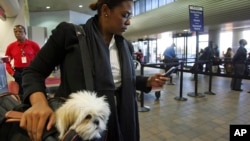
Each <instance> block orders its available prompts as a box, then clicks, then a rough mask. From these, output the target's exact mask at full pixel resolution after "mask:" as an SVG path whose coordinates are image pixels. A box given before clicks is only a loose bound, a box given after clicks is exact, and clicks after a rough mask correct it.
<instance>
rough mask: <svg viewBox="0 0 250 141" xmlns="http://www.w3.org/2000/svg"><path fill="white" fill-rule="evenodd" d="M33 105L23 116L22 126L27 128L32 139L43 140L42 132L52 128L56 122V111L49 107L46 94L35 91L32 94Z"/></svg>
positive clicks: (35, 140) (34, 140)
mask: <svg viewBox="0 0 250 141" xmlns="http://www.w3.org/2000/svg"><path fill="white" fill-rule="evenodd" d="M30 101H31V104H32V106H31V107H30V108H29V109H28V110H26V111H25V112H24V114H23V116H22V118H21V121H20V127H22V128H24V129H26V130H27V133H28V135H29V137H30V138H31V140H32V141H42V134H43V131H44V129H45V126H46V125H47V126H46V130H50V129H51V127H52V126H53V124H54V122H55V114H54V111H53V110H52V109H51V108H50V107H49V105H48V102H47V99H46V97H45V96H44V94H42V93H38V94H37V93H35V94H32V95H31V96H30Z"/></svg>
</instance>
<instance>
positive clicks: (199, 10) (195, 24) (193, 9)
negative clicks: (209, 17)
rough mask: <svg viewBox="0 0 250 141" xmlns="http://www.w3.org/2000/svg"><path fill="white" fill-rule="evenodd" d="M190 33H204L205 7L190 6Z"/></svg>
mask: <svg viewBox="0 0 250 141" xmlns="http://www.w3.org/2000/svg"><path fill="white" fill-rule="evenodd" d="M189 21H190V31H199V32H203V31H204V22H203V7H201V6H193V5H189Z"/></svg>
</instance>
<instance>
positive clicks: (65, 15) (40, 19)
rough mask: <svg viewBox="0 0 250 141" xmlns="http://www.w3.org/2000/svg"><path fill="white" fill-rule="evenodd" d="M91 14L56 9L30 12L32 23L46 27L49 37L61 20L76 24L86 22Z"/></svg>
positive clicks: (32, 24)
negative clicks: (53, 10) (54, 10)
mask: <svg viewBox="0 0 250 141" xmlns="http://www.w3.org/2000/svg"><path fill="white" fill-rule="evenodd" d="M90 17H91V16H90V15H87V14H82V13H78V12H74V11H56V12H32V13H30V25H31V26H37V27H46V28H47V34H48V37H49V36H50V35H51V30H53V29H54V28H55V27H56V26H57V25H58V24H59V23H60V22H63V21H65V22H71V23H75V24H80V23H85V22H86V21H87V19H89V18H90Z"/></svg>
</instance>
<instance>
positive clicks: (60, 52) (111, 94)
mask: <svg viewBox="0 0 250 141" xmlns="http://www.w3.org/2000/svg"><path fill="white" fill-rule="evenodd" d="M89 7H90V8H91V9H92V10H97V14H96V15H95V16H94V17H91V18H90V19H89V20H87V22H86V23H85V24H84V25H83V26H82V27H83V28H84V31H85V34H86V37H87V47H89V50H90V53H91V60H92V61H91V62H92V63H93V68H92V70H93V72H94V73H93V76H92V77H93V81H94V84H93V86H94V91H95V92H96V93H97V95H98V96H106V100H107V102H108V103H109V106H110V110H111V115H110V117H109V120H108V124H107V133H106V134H103V135H102V136H101V138H100V139H98V141H104V140H106V141H139V140H140V132H139V131H140V130H139V119H138V109H137V108H138V105H137V99H136V90H141V91H144V92H149V91H150V90H151V88H152V87H162V86H163V85H164V84H165V82H166V81H167V80H169V78H166V77H164V75H163V74H160V73H157V74H153V75H152V76H150V77H146V76H135V70H134V62H133V59H132V58H133V57H132V56H133V52H132V51H130V48H131V44H130V43H129V42H128V41H127V40H126V39H125V38H124V37H123V36H122V33H124V32H125V31H126V29H127V27H128V26H129V25H130V18H131V15H132V13H131V12H132V7H133V0H98V1H97V2H96V3H92V4H90V6H89ZM84 61H88V60H84ZM80 64H82V59H81V52H80V48H79V41H78V38H77V35H76V32H75V27H74V25H73V24H71V23H66V22H62V23H60V24H59V25H58V26H57V27H56V28H55V29H54V30H53V31H52V35H51V36H50V38H49V39H48V41H47V42H46V44H45V45H44V46H43V47H42V49H41V51H40V52H39V53H38V54H37V56H36V57H35V59H34V61H32V63H31V64H30V66H29V67H28V68H26V69H25V70H24V72H23V88H24V102H25V103H29V104H31V107H30V108H29V109H28V110H26V111H25V112H24V114H23V116H22V119H21V122H20V127H22V128H23V129H26V130H27V132H28V135H29V137H30V138H31V139H32V141H41V136H42V134H43V131H44V130H49V129H51V128H52V126H53V124H54V122H55V113H54V111H53V110H52V109H51V108H50V106H49V105H48V101H47V98H46V93H45V87H44V86H45V84H44V80H45V78H46V77H47V76H48V75H49V74H50V73H51V72H52V71H53V69H54V68H55V66H58V65H59V66H60V72H61V73H60V74H61V75H60V78H61V83H60V86H59V88H58V89H57V91H56V93H55V97H65V98H68V96H69V95H70V94H71V93H72V92H76V91H80V90H84V89H86V84H85V81H84V79H85V77H86V76H85V75H84V72H83V70H84V69H83V67H84V66H82V65H80Z"/></svg>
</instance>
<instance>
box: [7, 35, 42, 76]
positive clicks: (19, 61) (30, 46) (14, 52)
mask: <svg viewBox="0 0 250 141" xmlns="http://www.w3.org/2000/svg"><path fill="white" fill-rule="evenodd" d="M39 50H40V47H39V45H38V44H37V43H36V42H34V41H31V40H28V39H26V40H25V41H24V42H23V43H21V42H19V41H15V42H13V43H11V44H10V45H9V46H8V47H7V50H6V52H5V55H6V56H8V57H9V61H8V62H6V70H7V72H8V73H9V74H10V75H13V74H14V67H17V68H25V67H27V66H29V64H30V62H31V61H32V60H33V59H34V57H35V56H36V54H37V53H38V52H39ZM12 60H14V66H13V67H12V66H11V63H10V62H11V61H12Z"/></svg>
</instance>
